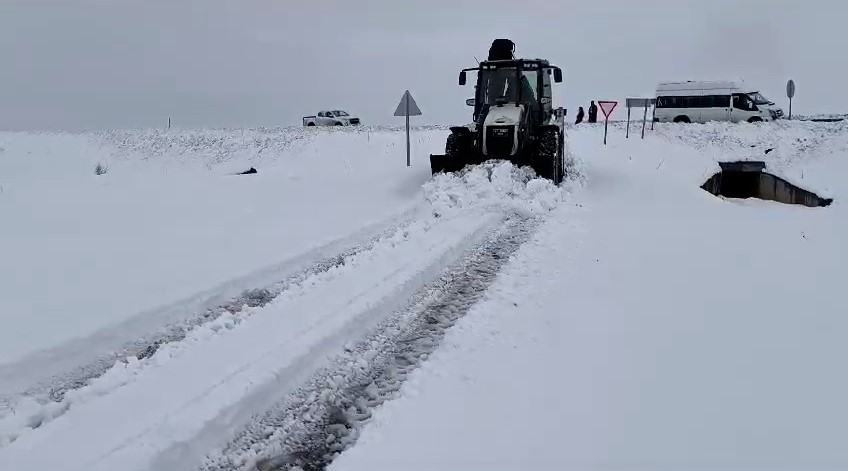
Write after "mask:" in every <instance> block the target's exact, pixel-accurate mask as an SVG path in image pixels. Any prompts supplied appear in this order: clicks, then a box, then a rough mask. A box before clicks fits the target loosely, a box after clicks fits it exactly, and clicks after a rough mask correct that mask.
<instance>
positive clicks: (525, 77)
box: [430, 39, 565, 185]
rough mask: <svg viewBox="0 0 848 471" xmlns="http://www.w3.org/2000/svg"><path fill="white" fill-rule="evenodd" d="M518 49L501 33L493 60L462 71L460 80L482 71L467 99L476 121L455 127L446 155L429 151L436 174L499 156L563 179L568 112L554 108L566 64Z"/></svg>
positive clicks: (492, 52) (491, 55)
mask: <svg viewBox="0 0 848 471" xmlns="http://www.w3.org/2000/svg"><path fill="white" fill-rule="evenodd" d="M504 46H506V50H505V49H504ZM510 48H511V49H512V50H509V49H510ZM514 49H515V46H514V44H513V43H512V41H510V40H508V39H496V40H495V41H494V42H493V43H492V48H491V49H490V50H489V57H488V60H486V61H483V62H480V63H479V64H478V66H477V67H472V68H468V69H463V70H462V71H460V73H459V84H460V85H465V84H466V82H467V73H468V72H472V71H473V72H477V84H476V86H475V87H474V88H475V93H474V98H469V99H468V100H466V101H465V103H466V104H467V105H468V106H472V107H474V113H473V119H472V123H471V124H468V125H466V126H454V127H451V128H450V134H449V135H448V137H447V142H446V144H445V153H444V155H440V154H431V155H430V167H431V170H432V173H433V175H435V174H437V173H440V172H456V171H459V170H461V169H463V168H464V167H465V166H467V165H474V164H480V163H483V162H485V161H488V160H492V159H496V160H509V161H511V162H512V163H513V164H514V165H516V166H518V167H522V166H527V165H529V166H530V167H531V168H532V169H533V170H535V172H536V174H537V175H539V176H540V177H542V178H546V179H549V180H552V181H553V183H554V184H556V185H558V184H560V183H561V182H562V180H563V174H564V165H563V153H564V146H565V141H564V139H565V136H564V129H565V127H564V125H565V112H564V110H563V109H562V108H557V109H554V108H553V103H552V101H553V100H552V98H553V95H552V85H551V77H553V82H555V83H560V82H562V70H561V69H560V68H559V67H556V66H553V65H551V64H550V63H549V62H548V61H547V60H545V59H515V58H514V57H512V56H513V53H512V52H513V51H514Z"/></svg>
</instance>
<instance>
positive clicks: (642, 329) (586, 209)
mask: <svg viewBox="0 0 848 471" xmlns="http://www.w3.org/2000/svg"><path fill="white" fill-rule="evenodd" d="M781 126H784V127H785V128H792V129H791V130H790V131H789V132H787V133H785V134H782V133H779V132H772V131H771V129H772V128H766V129H762V128H756V127H753V126H740V127H736V128H732V130H731V127H730V126H726V125H707V126H686V127H681V126H660V129H659V130H658V131H657V132H656V133H654V134H649V137H648V138H647V139H646V140H645V141H639V140H632V139H631V140H628V141H625V140H624V139H623V135H621V134H618V135H616V134H615V132H616V130H611V132H612V133H613V134H611V137H612V138H611V140H610V145H609V146H607V147H606V148H604V147H603V146H602V145H599V144H600V141H601V133H602V130H599V129H598V128H599V127H595V128H591V127H583V128H580V129H572V130H571V136H572V139H573V142H572V143H573V146H574V148H575V154H576V155H580V156H582V157H583V158H584V160H585V161H586V165H587V170H586V179H587V182H588V184H587V185H586V188H585V191H579V192H575V193H574V194H573V196H572V197H571V198H569V200H568V202H567V203H564V204H561V205H560V206H559V207H558V208H556V209H555V210H554V211H553V213H552V214H551V217H550V218H549V219H548V222H547V223H546V224H545V225H544V226H543V227H542V228H541V229H540V231H539V232H538V233H537V235H536V237H535V238H534V240H532V241H531V242H530V243H528V244H525V246H523V247H522V248H521V249H520V250H519V252H518V253H517V254H516V255H515V256H514V258H513V260H512V261H511V263H510V264H509V265H508V266H507V267H505V268H504V270H502V272H501V274H500V276H499V279H498V281H497V282H496V283H495V285H493V286H492V287H491V288H490V290H489V296H488V299H487V300H485V301H484V302H482V303H480V304H478V305H477V306H476V307H475V308H474V309H473V310H472V311H471V312H470V313H469V314H468V315H467V316H465V317H464V318H463V319H462V320H460V321H459V323H458V324H457V326H456V327H455V328H454V329H452V330H451V331H450V332H449V333H448V335H447V337H446V338H445V341H444V342H443V344H442V346H441V348H440V349H439V350H437V351H436V352H435V353H434V354H433V355H431V356H430V358H429V359H428V361H427V362H425V363H424V365H422V367H421V368H420V369H419V370H417V371H416V372H414V373H412V374H411V375H410V377H409V380H408V381H407V382H406V383H405V385H404V386H403V388H402V390H401V396H400V398H399V399H397V400H395V401H391V402H388V403H386V404H385V405H384V406H383V407H382V408H380V409H378V410H377V411H376V412H375V413H374V417H373V419H372V421H371V422H370V423H369V424H368V425H367V426H366V427H365V428H364V430H363V431H362V432H361V435H360V438H359V440H358V442H357V445H356V446H354V447H353V448H351V449H349V450H348V451H346V452H345V453H343V454H342V455H341V456H340V457H339V458H338V459H337V460H336V461H335V462H334V463H333V464H332V465H331V466H330V469H331V470H335V471H342V470H344V471H348V470H358V469H363V470H364V469H368V470H384V469H385V470H388V469H409V470H415V469H422V470H423V469H445V468H457V467H460V468H462V469H480V470H482V469H487V470H488V469H517V468H551V469H672V468H675V469H683V468H685V469H719V468H720V469H799V468H804V469H836V468H844V467H845V466H846V465H848V451H846V449H845V447H844V446H842V437H844V436H845V435H846V433H848V428H846V424H848V408H846V407H845V406H844V397H845V396H846V394H848V381H845V379H844V378H843V377H842V376H841V375H839V374H838V373H836V372H837V371H839V369H840V367H841V366H840V365H841V358H843V357H844V356H845V355H846V353H848V351H846V350H848V349H847V348H846V346H845V342H844V340H843V339H844V338H845V336H846V334H848V320H846V318H845V316H844V309H843V306H844V304H845V303H844V299H843V296H842V292H841V291H842V289H841V286H842V280H844V279H845V276H846V272H845V270H846V269H845V267H846V258H845V252H844V250H842V246H843V242H842V241H844V240H845V238H846V236H848V224H846V222H845V221H846V217H845V214H844V210H843V208H844V206H842V205H840V203H839V201H840V196H839V195H840V194H842V193H844V192H845V189H846V186H845V184H844V183H843V182H844V180H845V179H844V175H845V174H846V171H848V165H847V164H846V163H845V162H846V161H845V152H844V147H843V146H844V143H845V142H846V138H848V133H846V128H844V127H843V128H841V129H839V128H826V127H821V126H807V125H806V124H805V125H800V126H797V127H796V124H795V123H792V124H782V123H781ZM725 131H727V132H725ZM690 133H691V134H690ZM706 135H711V136H714V138H713V139H703V138H704V136H706ZM799 135H802V136H803V138H802V140H803V139H806V140H808V141H812V142H820V143H821V145H820V146H818V145H812V146H806V147H802V148H800V149H799V148H796V147H794V146H795V143H796V142H797V141H796V136H799ZM737 138H738V139H740V140H741V141H742V142H741V143H736V142H734V141H735V140H736V139H737ZM755 141H757V142H762V143H764V144H765V143H767V144H769V145H772V146H775V147H776V149H778V150H777V151H776V152H772V153H770V154H768V155H762V156H761V157H762V158H763V159H764V160H766V161H767V163H768V164H769V165H770V166H773V167H776V168H781V169H783V170H785V171H788V172H798V173H800V171H801V170H803V171H804V173H805V175H806V178H805V179H804V182H816V183H817V184H818V185H819V186H823V187H826V188H829V189H830V191H831V192H832V194H833V195H834V197H835V198H836V202H835V203H834V205H832V206H831V207H828V208H805V207H800V206H787V205H782V204H779V203H773V202H763V201H730V200H725V199H721V198H716V197H714V196H712V195H710V194H708V193H706V192H704V191H703V190H701V189H700V188H698V186H699V185H700V184H701V183H702V182H703V180H704V179H706V176H708V175H709V174H710V173H711V172H712V171H713V166H714V165H715V161H714V160H713V158H714V157H717V156H721V157H722V158H737V157H740V154H741V153H743V152H750V148H746V147H747V144H748V143H749V142H755ZM682 142H688V144H690V145H685V144H682ZM694 143H697V144H698V145H697V146H696V147H693V146H692V145H691V144H694ZM784 149H792V152H795V153H793V154H791V155H790V154H788V153H783V152H784ZM758 157H759V156H758ZM809 186H811V188H810V189H812V190H813V191H816V190H818V189H819V187H818V186H812V185H809Z"/></svg>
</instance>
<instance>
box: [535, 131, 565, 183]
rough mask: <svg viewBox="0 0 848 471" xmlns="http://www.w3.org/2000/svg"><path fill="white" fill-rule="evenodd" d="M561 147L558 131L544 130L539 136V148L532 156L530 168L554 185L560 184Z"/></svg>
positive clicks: (561, 176) (561, 169)
mask: <svg viewBox="0 0 848 471" xmlns="http://www.w3.org/2000/svg"><path fill="white" fill-rule="evenodd" d="M561 149H562V145H561V143H560V135H559V131H557V130H556V129H545V130H544V131H542V135H541V136H539V146H538V149H537V150H536V155H534V156H533V160H532V162H531V166H532V167H533V170H535V171H536V174H538V175H539V176H540V177H542V178H547V179H548V180H551V181H552V182H553V183H554V185H559V184H560V183H562V178H563V161H562V152H560V150H561Z"/></svg>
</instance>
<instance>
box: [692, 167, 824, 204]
mask: <svg viewBox="0 0 848 471" xmlns="http://www.w3.org/2000/svg"><path fill="white" fill-rule="evenodd" d="M719 166H720V167H721V171H720V172H718V173H716V174H715V175H713V176H712V177H710V178H709V179H708V180H707V181H706V182H704V184H703V185H701V188H703V189H704V190H706V191H709V192H710V193H712V194H714V195H716V196H724V197H727V198H759V199H762V200H768V201H777V202H779V203H786V204H800V205H804V206H809V207H818V206H828V205H830V203H832V202H833V199H832V198H822V197H820V196H819V195H817V194H815V193H813V192H811V191H808V190H805V189H803V188H799V187H797V186H795V185H793V184H792V183H789V182H788V181H786V180H784V179H782V178H780V177H777V176H775V175H772V174H770V173H767V172H764V171H763V170H765V167H766V164H765V162H761V161H740V162H720V163H719Z"/></svg>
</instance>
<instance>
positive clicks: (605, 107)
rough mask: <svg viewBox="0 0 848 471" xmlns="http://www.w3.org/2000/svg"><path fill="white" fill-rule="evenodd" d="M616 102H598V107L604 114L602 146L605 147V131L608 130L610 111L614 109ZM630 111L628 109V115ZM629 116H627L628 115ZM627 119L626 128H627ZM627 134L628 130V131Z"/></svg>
mask: <svg viewBox="0 0 848 471" xmlns="http://www.w3.org/2000/svg"><path fill="white" fill-rule="evenodd" d="M617 104H618V102H617V101H598V106H599V107H600V108H601V111H602V112H603V113H604V145H607V129H608V128H609V117H610V115H611V114H612V110H614V109H615V105H617ZM629 111H630V109H629V108H628V113H629ZM628 116H629V115H628ZM629 123H630V121H629V119H628V126H629ZM628 132H629V130H628Z"/></svg>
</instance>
